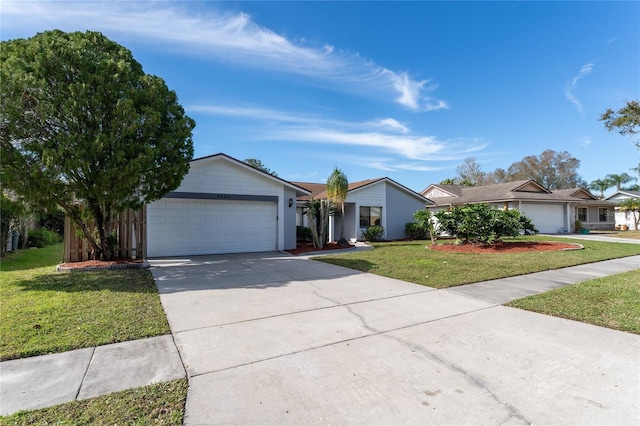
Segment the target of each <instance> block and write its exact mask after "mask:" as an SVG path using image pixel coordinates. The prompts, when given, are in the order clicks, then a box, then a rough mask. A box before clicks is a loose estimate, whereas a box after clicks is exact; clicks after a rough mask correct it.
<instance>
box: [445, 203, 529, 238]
mask: <svg viewBox="0 0 640 426" xmlns="http://www.w3.org/2000/svg"><path fill="white" fill-rule="evenodd" d="M435 217H436V218H437V219H438V224H439V226H440V229H441V230H443V231H445V232H447V233H448V234H450V235H453V236H455V237H456V238H457V239H458V240H460V241H462V242H463V243H465V244H469V243H470V244H492V243H494V242H497V241H500V239H501V238H502V237H516V236H518V235H519V234H520V232H525V233H528V232H534V233H535V232H538V230H537V229H535V227H534V226H533V224H532V223H531V220H530V219H529V218H527V217H526V216H523V215H522V214H521V213H520V212H519V211H518V210H514V209H512V210H500V209H497V208H495V207H490V206H489V205H487V204H467V205H464V206H456V207H453V208H452V209H451V210H450V211H447V210H440V211H438V212H437V213H436V214H435Z"/></svg>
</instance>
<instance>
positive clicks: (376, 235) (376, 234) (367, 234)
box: [362, 225, 384, 241]
mask: <svg viewBox="0 0 640 426" xmlns="http://www.w3.org/2000/svg"><path fill="white" fill-rule="evenodd" d="M383 235H384V228H383V227H382V226H378V225H373V226H370V227H368V228H367V229H365V230H364V231H363V232H362V236H363V237H364V240H365V241H380V240H381V239H382V236H383Z"/></svg>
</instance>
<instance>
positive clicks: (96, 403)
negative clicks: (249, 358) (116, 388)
mask: <svg viewBox="0 0 640 426" xmlns="http://www.w3.org/2000/svg"><path fill="white" fill-rule="evenodd" d="M187 387H188V385H187V380H186V379H181V380H174V381H172V382H164V383H158V384H154V385H150V386H143V387H139V388H134V389H128V390H125V391H122V392H116V393H112V394H109V395H105V396H100V397H97V398H92V399H87V400H82V401H73V402H69V403H67V404H61V405H57V406H55V407H49V408H42V409H39V410H31V411H21V412H18V413H15V414H13V415H11V416H6V417H0V424H2V425H6V426H14V425H15V426H19V425H36V424H37V425H53V424H55V425H89V424H92V425H120V424H127V425H181V424H182V421H183V417H184V406H185V402H186V398H187Z"/></svg>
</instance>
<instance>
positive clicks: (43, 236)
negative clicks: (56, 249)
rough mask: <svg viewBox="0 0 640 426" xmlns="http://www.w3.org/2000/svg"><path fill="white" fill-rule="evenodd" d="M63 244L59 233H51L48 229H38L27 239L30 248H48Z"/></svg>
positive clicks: (31, 232) (30, 232)
mask: <svg viewBox="0 0 640 426" xmlns="http://www.w3.org/2000/svg"><path fill="white" fill-rule="evenodd" d="M61 242H62V236H61V235H60V234H58V233H57V232H53V231H50V230H48V229H46V228H37V229H34V230H31V231H29V237H28V238H27V246H28V247H38V248H42V247H46V246H50V245H53V244H58V243H61Z"/></svg>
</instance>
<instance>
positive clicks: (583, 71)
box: [564, 63, 593, 113]
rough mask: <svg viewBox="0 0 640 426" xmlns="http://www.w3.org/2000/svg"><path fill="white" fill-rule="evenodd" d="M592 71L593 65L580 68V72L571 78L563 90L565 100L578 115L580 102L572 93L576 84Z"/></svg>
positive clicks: (580, 109)
mask: <svg viewBox="0 0 640 426" xmlns="http://www.w3.org/2000/svg"><path fill="white" fill-rule="evenodd" d="M592 69H593V63H588V64H585V65H583V66H582V67H580V72H578V75H576V76H575V77H573V78H572V79H571V81H570V82H569V83H567V85H566V86H565V89H564V96H565V98H567V100H568V101H569V102H571V103H572V104H574V105H575V106H576V108H577V109H578V112H579V113H582V103H580V100H579V99H578V98H577V97H576V96H575V94H574V91H575V89H576V86H577V85H578V82H579V81H580V80H581V79H582V78H583V77H585V76H586V75H588V74H589V73H590V72H591V70H592Z"/></svg>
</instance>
